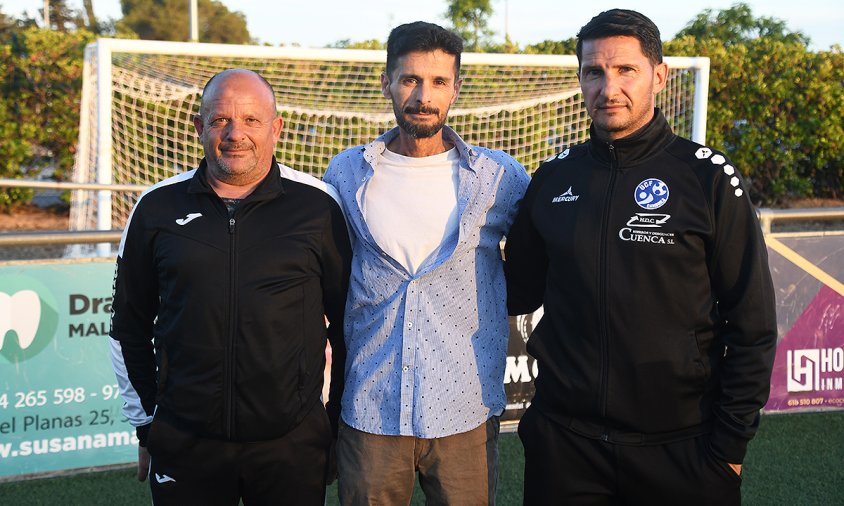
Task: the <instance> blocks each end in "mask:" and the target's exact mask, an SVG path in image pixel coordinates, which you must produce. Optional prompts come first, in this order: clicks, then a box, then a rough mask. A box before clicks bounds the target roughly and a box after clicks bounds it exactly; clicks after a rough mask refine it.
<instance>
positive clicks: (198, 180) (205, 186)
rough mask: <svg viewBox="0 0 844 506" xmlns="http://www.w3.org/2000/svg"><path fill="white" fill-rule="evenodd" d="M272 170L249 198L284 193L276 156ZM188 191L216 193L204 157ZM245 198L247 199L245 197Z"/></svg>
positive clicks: (254, 198) (253, 198) (267, 196)
mask: <svg viewBox="0 0 844 506" xmlns="http://www.w3.org/2000/svg"><path fill="white" fill-rule="evenodd" d="M270 163H271V165H270V170H269V171H268V172H267V175H266V176H264V179H262V180H261V182H260V183H258V186H256V187H255V189H254V190H253V191H252V193H250V194H249V195H247V197H246V198H247V199H249V200H268V199H272V198H274V197H276V196H278V195H281V194H283V193H284V185H283V184H282V181H281V179H282V178H281V172H280V170H281V169H279V168H278V162H276V159H275V156H273V159H272V161H271V162H270ZM188 193H211V194H214V195H216V193H215V192H214V189H213V188H211V184H210V183H209V182H208V161H207V160H206V159H205V158H203V159H202V160H201V161H200V162H199V167H197V169H196V175H195V176H194V177H193V178H192V179H191V182H190V185H189V186H188ZM244 200H245V199H244Z"/></svg>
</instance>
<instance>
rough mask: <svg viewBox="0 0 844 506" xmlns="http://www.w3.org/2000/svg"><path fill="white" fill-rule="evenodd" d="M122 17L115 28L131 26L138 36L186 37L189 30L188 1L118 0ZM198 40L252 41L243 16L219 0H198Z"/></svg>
mask: <svg viewBox="0 0 844 506" xmlns="http://www.w3.org/2000/svg"><path fill="white" fill-rule="evenodd" d="M120 7H121V9H122V11H123V19H122V20H120V21H119V22H118V23H117V29H118V31H121V30H122V31H126V30H127V29H128V30H131V31H133V32H135V33H137V34H138V36H139V37H140V38H141V39H151V40H173V41H186V40H188V38H189V37H190V33H188V32H189V23H188V17H189V12H188V10H189V5H188V2H187V1H185V0H120ZM197 7H198V11H199V13H198V19H199V27H198V28H199V41H200V42H216V43H222V44H248V43H249V42H251V37H250V36H249V30H248V29H247V28H246V18H245V17H244V15H243V14H242V13H240V12H231V11H229V10H228V8H226V6H225V5H223V4H222V3H221V2H219V1H218V0H199V1H198V2H197Z"/></svg>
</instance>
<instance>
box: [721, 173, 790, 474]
mask: <svg viewBox="0 0 844 506" xmlns="http://www.w3.org/2000/svg"><path fill="white" fill-rule="evenodd" d="M729 179H730V178H729V177H723V174H720V175H719V177H717V178H716V182H715V185H714V189H713V197H712V198H713V218H714V222H715V239H714V245H713V247H712V249H711V251H710V252H709V254H710V276H711V278H712V289H713V291H714V295H715V298H716V300H717V302H718V313H719V315H720V317H721V321H722V327H721V329H720V336H721V338H722V339H723V342H724V344H725V346H726V354H725V356H724V360H723V363H722V365H721V368H720V369H721V370H720V376H721V378H720V384H721V392H720V396H719V399H718V401H717V402H716V404H715V407H714V409H715V413H714V414H715V424H714V426H713V429H712V434H711V437H710V445H711V449H712V451H713V453H714V454H715V455H716V456H718V457H720V458H722V459H723V460H725V461H726V462H729V463H731V464H740V463H741V462H742V461H743V459H744V455H745V452H746V449H747V443H748V442H749V441H750V439H751V438H753V436H754V435H755V433H756V429H757V427H758V424H759V410H760V409H761V408H762V407H763V406H764V405H765V402H766V401H767V399H768V393H769V390H770V379H771V371H772V369H773V361H774V353H775V351H776V344H777V322H776V302H775V297H774V288H773V283H772V281H771V274H770V271H769V270H768V256H767V249H766V247H765V242H764V238H763V236H762V231H761V230H760V228H759V223H758V221H757V218H756V214H755V212H754V210H753V208H752V206H751V204H750V201H749V199H748V198H747V195H746V192H744V193H743V194H742V195H741V196H739V197H737V196H736V195H735V193H736V188H734V187H733V186H732V185H731V184H730V183H729ZM739 188H741V189H743V188H745V186H744V184H743V182H742V183H741V186H740V187H739Z"/></svg>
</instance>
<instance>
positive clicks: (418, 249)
mask: <svg viewBox="0 0 844 506" xmlns="http://www.w3.org/2000/svg"><path fill="white" fill-rule="evenodd" d="M459 162H460V154H459V153H458V152H457V149H456V148H452V149H450V150H448V151H446V152H444V153H440V154H437V155H433V156H425V157H422V158H413V157H409V156H402V155H399V154H396V153H393V152H392V151H389V150H385V151H384V153H383V154H382V155H381V156H380V159H379V160H378V164H377V165H376V168H375V173H374V175H373V176H372V177H371V178H370V179H369V181H368V182H367V183H366V187H365V188H364V193H363V198H362V200H363V215H364V219H365V220H366V224H367V226H368V227H369V231H370V232H371V233H372V237H373V238H374V239H375V242H377V243H378V245H379V246H381V249H383V250H384V252H385V253H387V254H388V255H390V256H391V257H392V258H394V259H395V260H396V261H398V262H399V263H400V264H401V265H403V266H404V267H405V268H406V269H407V270H408V272H410V273H411V274H415V273H416V271H417V269H419V266H420V265H422V264H423V263H424V262H425V260H426V259H427V258H428V257H429V256H430V255H431V253H433V252H434V250H436V249H437V247H438V246H439V245H440V244H441V243H442V242H443V239H445V238H446V237H448V235H449V234H451V233H455V232H456V230H457V224H458V223H457V220H458V216H457V184H458V177H457V174H458V170H459V169H458V168H459Z"/></svg>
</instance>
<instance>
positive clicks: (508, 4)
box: [0, 0, 844, 50]
mask: <svg viewBox="0 0 844 506" xmlns="http://www.w3.org/2000/svg"><path fill="white" fill-rule="evenodd" d="M184 1H185V2H188V0H184ZM737 1H738V0H723V1H721V0H705V1H703V2H683V1H678V0H637V1H636V2H623V1H621V2H619V1H602V0H592V1H588V2H583V1H580V2H565V3H566V4H568V5H566V6H561V5H560V4H563V2H560V1H559V0H493V8H494V9H495V15H494V16H493V18H492V20H491V22H490V26H491V28H492V29H493V30H495V31H496V32H497V37H498V38H499V39H503V36H504V31H505V25H506V27H507V30H508V32H509V33H510V38H511V39H512V40H513V41H515V42H517V43H519V44H520V45H521V46H524V45H527V44H533V43H536V42H539V41H542V40H546V39H552V40H560V39H565V38H568V37H572V36H574V35H575V34H576V33H577V30H578V29H579V28H580V27H581V26H582V25H583V24H585V23H586V22H587V21H589V19H590V18H591V17H592V16H593V15H595V14H597V13H598V12H601V11H603V10H606V9H610V8H613V7H623V8H629V9H635V10H638V11H640V12H642V13H643V14H645V15H647V16H648V17H650V18H651V19H653V20H654V22H655V23H656V24H657V25H658V26H659V28H660V31H661V32H662V38H663V40H667V39H670V38H672V37H673V36H674V34H675V33H677V31H679V30H680V29H682V28H683V27H684V26H685V24H686V23H687V22H688V21H690V20H691V19H692V18H693V17H694V16H695V15H696V14H698V13H699V12H701V11H702V10H703V9H704V8H711V9H715V10H717V9H726V8H728V7H730V6H731V5H733V4H734V3H736V2H737ZM69 3H70V5H71V6H74V7H78V8H81V5H82V1H81V0H69ZM222 3H223V4H225V5H226V6H227V7H228V8H229V10H232V11H240V12H242V13H243V14H244V15H245V16H246V21H247V24H248V27H249V32H250V33H251V34H252V36H253V37H255V38H258V39H260V41H261V42H262V43H264V42H265V43H270V44H273V45H277V44H281V43H288V44H289V43H299V44H301V45H302V46H305V47H323V46H325V45H327V44H330V43H332V42H336V41H338V40H343V39H351V40H353V41H355V40H365V39H379V40H385V39H386V38H387V34H388V33H389V31H390V28H391V27H393V26H395V25H398V24H401V23H405V22H408V21H416V20H420V19H421V20H425V21H431V22H435V23H440V24H446V22H445V20H444V16H443V14H444V12H445V10H446V2H445V0H430V1H425V0H416V1H414V2H402V1H398V0H392V1H385V0H356V1H349V0H310V1H308V0H293V1H287V0H222ZM746 3H748V4H749V5H750V6H751V8H752V10H753V13H754V15H755V16H757V17H759V16H771V17H775V18H779V19H782V20H785V21H786V23H787V25H788V27H789V28H790V29H792V30H800V31H802V32H803V33H805V34H806V35H808V36H809V37H810V38H811V39H812V44H811V48H812V49H814V50H820V49H828V48H829V46H830V45H832V44H839V45H841V46H842V47H844V2H842V0H814V1H811V2H805V3H804V2H800V1H796V0H769V1H761V0H746ZM693 4H694V5H693ZM43 5H44V2H43V0H0V8H2V11H3V12H5V13H6V14H11V15H17V14H20V13H21V12H23V11H27V12H29V13H30V14H31V15H32V16H37V15H38V14H37V13H38V9H39V8H41V7H43ZM505 10H506V11H507V15H506V16H505ZM94 11H95V13H96V14H97V16H98V17H100V18H108V17H111V18H119V17H121V16H122V14H121V12H120V1H119V0H94ZM186 30H187V28H186Z"/></svg>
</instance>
